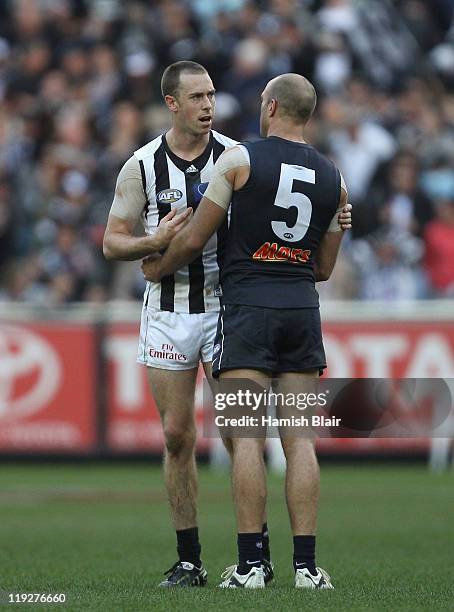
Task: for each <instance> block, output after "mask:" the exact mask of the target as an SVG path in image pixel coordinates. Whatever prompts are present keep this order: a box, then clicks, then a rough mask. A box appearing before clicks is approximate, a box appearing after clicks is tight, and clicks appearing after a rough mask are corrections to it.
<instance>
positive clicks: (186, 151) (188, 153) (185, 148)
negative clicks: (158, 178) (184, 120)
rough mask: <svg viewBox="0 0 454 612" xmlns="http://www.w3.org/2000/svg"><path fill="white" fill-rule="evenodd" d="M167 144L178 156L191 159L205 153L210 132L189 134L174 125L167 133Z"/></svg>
mask: <svg viewBox="0 0 454 612" xmlns="http://www.w3.org/2000/svg"><path fill="white" fill-rule="evenodd" d="M166 140H167V144H168V145H169V147H170V149H171V151H172V152H173V153H175V155H177V156H178V157H181V158H182V159H186V160H188V161H191V160H192V159H195V158H196V157H198V156H199V155H201V154H202V153H203V151H204V150H205V148H206V146H207V144H208V142H209V140H210V132H208V133H207V134H200V135H199V134H189V133H188V132H183V131H181V130H178V129H177V128H175V126H174V127H172V128H170V130H169V131H168V132H167V133H166Z"/></svg>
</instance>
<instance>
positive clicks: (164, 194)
mask: <svg viewBox="0 0 454 612" xmlns="http://www.w3.org/2000/svg"><path fill="white" fill-rule="evenodd" d="M182 197H183V192H182V191H180V190H179V189H172V188H170V189H163V190H162V191H160V192H159V193H158V196H157V198H156V199H157V201H158V202H159V203H160V204H173V203H174V202H178V200H181V198H182Z"/></svg>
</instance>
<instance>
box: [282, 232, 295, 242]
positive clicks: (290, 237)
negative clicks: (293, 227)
mask: <svg viewBox="0 0 454 612" xmlns="http://www.w3.org/2000/svg"><path fill="white" fill-rule="evenodd" d="M284 238H287V240H291V239H292V238H293V234H291V233H290V232H285V234H284Z"/></svg>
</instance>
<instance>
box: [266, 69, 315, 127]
mask: <svg viewBox="0 0 454 612" xmlns="http://www.w3.org/2000/svg"><path fill="white" fill-rule="evenodd" d="M263 96H264V101H265V103H268V102H270V101H271V100H276V102H277V113H278V114H279V115H280V116H281V117H283V118H284V117H288V118H289V119H291V120H292V121H294V122H295V123H300V124H302V125H305V124H306V123H307V122H308V121H309V119H310V118H311V115H312V113H313V112H314V109H315V105H316V104H317V94H316V93H315V88H314V86H313V85H312V83H311V82H310V81H308V80H307V79H306V78H304V77H303V76H301V75H300V74H295V73H288V74H282V75H280V76H278V77H276V78H274V79H272V80H271V81H270V82H269V83H268V84H267V86H266V87H265V90H264V92H263Z"/></svg>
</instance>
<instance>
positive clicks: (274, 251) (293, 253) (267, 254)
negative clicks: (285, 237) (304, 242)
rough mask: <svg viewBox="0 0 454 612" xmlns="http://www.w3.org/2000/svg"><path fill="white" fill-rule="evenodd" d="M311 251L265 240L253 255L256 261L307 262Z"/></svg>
mask: <svg viewBox="0 0 454 612" xmlns="http://www.w3.org/2000/svg"><path fill="white" fill-rule="evenodd" d="M310 256H311V252H310V251H308V250H303V249H296V248H292V247H289V246H279V244H278V243H277V242H265V243H263V244H262V246H261V247H259V248H258V249H257V250H256V252H255V253H254V254H253V255H252V259H254V260H255V261H287V262H289V263H294V264H300V263H307V262H308V260H309V257H310Z"/></svg>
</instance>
